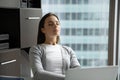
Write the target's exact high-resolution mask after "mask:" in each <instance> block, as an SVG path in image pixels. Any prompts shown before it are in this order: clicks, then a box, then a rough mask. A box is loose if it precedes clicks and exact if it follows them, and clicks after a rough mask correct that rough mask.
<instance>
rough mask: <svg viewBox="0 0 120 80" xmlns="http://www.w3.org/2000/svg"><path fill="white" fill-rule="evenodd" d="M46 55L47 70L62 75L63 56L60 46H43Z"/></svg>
mask: <svg viewBox="0 0 120 80" xmlns="http://www.w3.org/2000/svg"><path fill="white" fill-rule="evenodd" d="M42 46H43V47H44V48H45V53H47V54H46V70H47V71H51V72H55V73H59V74H62V70H61V69H62V55H61V49H60V45H47V44H42ZM56 64H57V65H56Z"/></svg>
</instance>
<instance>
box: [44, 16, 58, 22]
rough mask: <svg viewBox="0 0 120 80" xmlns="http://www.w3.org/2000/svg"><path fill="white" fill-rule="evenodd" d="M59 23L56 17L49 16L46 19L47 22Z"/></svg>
mask: <svg viewBox="0 0 120 80" xmlns="http://www.w3.org/2000/svg"><path fill="white" fill-rule="evenodd" d="M56 21H59V20H58V19H57V17H55V16H49V17H47V18H46V20H45V22H56Z"/></svg>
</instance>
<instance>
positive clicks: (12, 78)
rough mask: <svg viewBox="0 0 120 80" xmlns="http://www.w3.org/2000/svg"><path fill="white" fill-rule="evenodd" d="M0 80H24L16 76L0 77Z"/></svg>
mask: <svg viewBox="0 0 120 80" xmlns="http://www.w3.org/2000/svg"><path fill="white" fill-rule="evenodd" d="M0 80H24V78H20V77H16V76H0Z"/></svg>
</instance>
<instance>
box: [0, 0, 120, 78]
mask: <svg viewBox="0 0 120 80" xmlns="http://www.w3.org/2000/svg"><path fill="white" fill-rule="evenodd" d="M47 1H48V2H49V3H50V4H52V5H53V3H54V2H57V0H52V1H50V0H0V79H2V80H4V79H5V80H9V78H13V80H14V79H15V80H31V77H32V76H33V75H32V73H31V68H30V64H29V57H28V56H29V48H30V47H31V46H33V45H36V44H37V32H38V23H39V21H40V19H41V17H42V16H43V15H44V13H46V11H47V10H45V8H44V7H45V6H46V5H47V4H48V2H47ZM60 1H61V0H58V3H67V1H70V2H69V3H72V0H64V1H63V2H60ZM75 1H79V0H75ZM80 1H83V2H84V1H92V0H80ZM96 1H98V0H96ZM108 1H109V17H108V21H109V24H108V30H107V31H108V35H107V37H108V38H107V40H108V42H107V43H108V44H107V60H106V61H107V62H106V63H105V65H100V64H98V65H99V66H115V65H117V66H118V67H120V60H119V59H120V44H119V43H120V42H119V41H120V31H119V30H120V28H119V26H120V23H119V22H120V5H119V4H120V1H119V0H108ZM45 2H46V3H47V4H44V6H43V3H45ZM103 2H104V1H103ZM69 3H68V4H69ZM73 3H74V4H75V2H73ZM64 5H65V4H64ZM48 6H49V7H50V5H48ZM53 7H54V6H53ZM48 11H49V10H48ZM55 13H57V12H55ZM61 19H62V18H61ZM63 21H65V20H63ZM63 21H62V22H63ZM80 21H81V20H80ZM64 29H66V31H67V29H68V28H64ZM72 29H73V28H72ZM71 32H72V30H71ZM73 32H74V31H73ZM66 34H67V33H66ZM71 34H72V33H71ZM73 34H74V33H73ZM83 36H84V35H83ZM63 38H64V37H63ZM78 41H79V40H78ZM63 44H66V45H68V44H67V43H64V42H63ZM100 53H101V52H100ZM103 55H104V54H103ZM80 58H81V57H80ZM79 61H80V64H82V63H83V64H85V62H84V61H81V60H80V59H79ZM98 65H97V66H91V67H99V66H98ZM83 67H90V66H87V65H85V66H84V65H83ZM119 74H120V73H119V70H118V77H117V80H120V78H119Z"/></svg>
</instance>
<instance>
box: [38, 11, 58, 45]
mask: <svg viewBox="0 0 120 80" xmlns="http://www.w3.org/2000/svg"><path fill="white" fill-rule="evenodd" d="M49 16H55V17H56V18H57V19H58V20H59V18H58V17H57V15H55V14H54V13H47V14H46V15H44V16H43V17H42V18H41V20H40V22H39V28H38V36H37V44H42V43H44V42H45V34H44V33H43V32H42V31H41V29H42V28H44V24H45V20H46V18H48V17H49ZM59 39H60V38H59V36H58V37H57V41H56V43H58V42H59Z"/></svg>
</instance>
